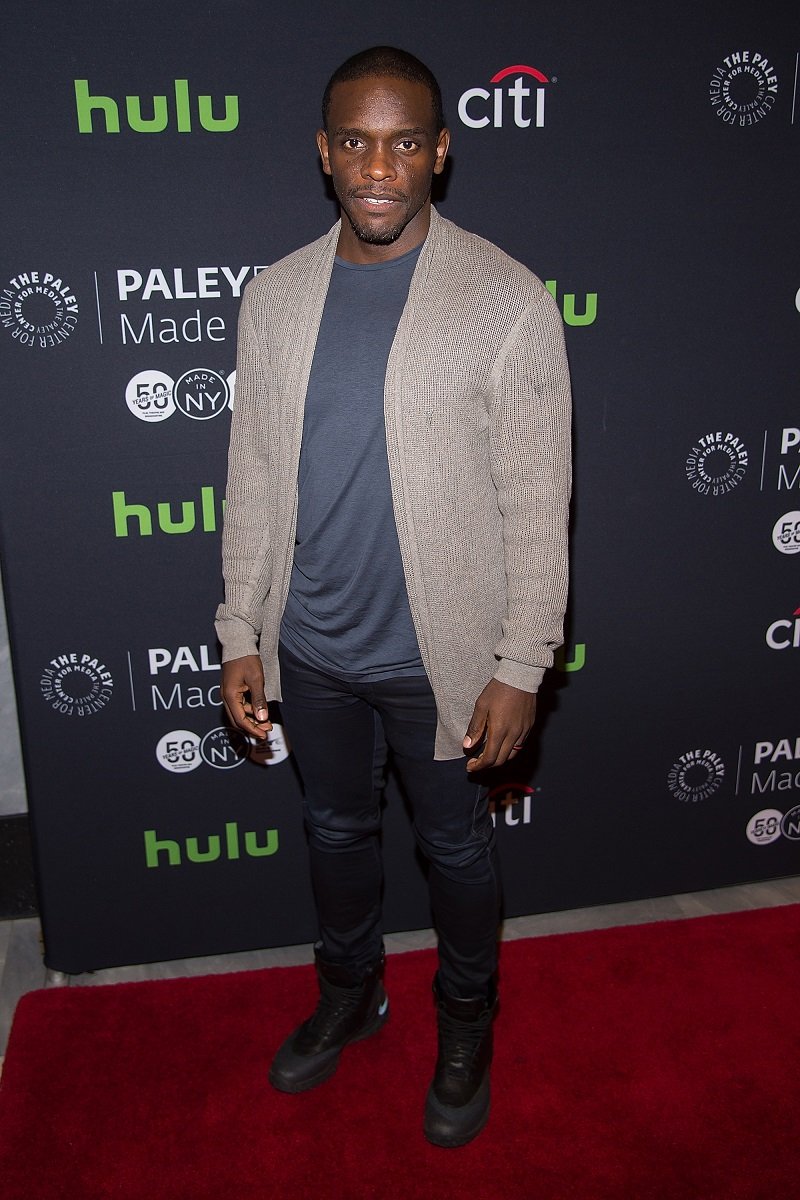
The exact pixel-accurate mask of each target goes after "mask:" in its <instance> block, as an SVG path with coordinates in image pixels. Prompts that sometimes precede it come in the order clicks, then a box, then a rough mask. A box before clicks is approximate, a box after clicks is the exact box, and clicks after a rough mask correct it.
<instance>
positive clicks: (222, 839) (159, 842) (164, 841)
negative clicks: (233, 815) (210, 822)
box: [144, 821, 278, 867]
mask: <svg viewBox="0 0 800 1200" xmlns="http://www.w3.org/2000/svg"><path fill="white" fill-rule="evenodd" d="M266 836H267V840H266V842H265V843H264V845H261V843H260V842H259V841H258V837H257V835H256V833H255V832H254V831H248V832H247V833H245V835H244V852H245V854H247V855H249V857H250V858H268V857H270V855H272V854H277V852H278V831H277V829H268V830H267V831H266ZM201 840H202V841H204V842H205V845H204V847H203V848H202V849H201V847H200V842H201ZM223 843H224V854H223ZM183 851H185V853H186V861H187V862H191V863H208V862H217V861H218V860H219V859H221V858H226V859H228V860H229V861H231V862H233V861H235V860H236V859H237V858H241V856H242V853H241V846H240V842H239V826H238V824H237V822H236V821H227V822H226V824H225V833H224V834H219V833H211V834H209V835H208V836H207V837H206V838H203V839H201V838H197V837H187V838H185V839H184V845H183ZM183 851H182V849H181V845H180V843H179V842H175V841H173V840H172V839H171V838H161V839H159V837H158V836H157V834H156V831H155V829H145V831H144V855H145V861H146V862H147V865H148V867H161V866H170V867H179V866H181V864H182V862H183ZM161 855H166V858H165V859H164V858H161V857H160V856H161Z"/></svg>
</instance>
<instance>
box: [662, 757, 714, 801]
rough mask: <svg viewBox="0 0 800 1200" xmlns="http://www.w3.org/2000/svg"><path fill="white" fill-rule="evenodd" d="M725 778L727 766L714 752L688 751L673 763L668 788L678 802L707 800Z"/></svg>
mask: <svg viewBox="0 0 800 1200" xmlns="http://www.w3.org/2000/svg"><path fill="white" fill-rule="evenodd" d="M724 777H725V764H724V762H723V761H722V759H721V758H720V757H719V755H718V754H715V753H714V751H713V750H688V751H687V752H686V754H682V755H681V756H680V758H679V759H678V761H677V762H676V763H673V765H672V767H671V768H670V771H669V774H668V775H667V787H668V788H669V790H670V791H671V792H672V794H673V796H676V797H677V798H678V800H687V801H688V800H691V801H692V802H693V803H694V802H695V801H697V800H707V799H708V797H709V796H713V795H714V792H716V791H717V789H718V788H719V787H720V785H721V783H722V780H723V779H724Z"/></svg>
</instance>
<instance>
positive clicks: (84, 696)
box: [39, 651, 114, 717]
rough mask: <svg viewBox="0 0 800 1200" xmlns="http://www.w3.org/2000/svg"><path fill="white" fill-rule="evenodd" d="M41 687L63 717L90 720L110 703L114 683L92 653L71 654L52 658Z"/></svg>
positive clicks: (48, 701) (47, 699) (51, 705)
mask: <svg viewBox="0 0 800 1200" xmlns="http://www.w3.org/2000/svg"><path fill="white" fill-rule="evenodd" d="M39 687H40V688H41V692H42V696H43V697H44V699H45V700H46V702H47V703H48V704H49V706H50V708H52V709H54V710H55V711H56V712H58V713H61V714H62V716H65V717H89V716H92V715H93V714H94V713H97V712H100V709H101V708H105V706H106V705H107V704H108V702H109V700H110V699H111V697H112V695H113V692H114V680H113V678H112V675H111V672H110V671H109V669H108V667H107V666H106V665H105V663H103V662H101V660H100V659H99V658H96V657H95V656H94V655H93V654H85V653H81V652H79V651H69V652H67V653H66V654H57V655H56V656H55V658H51V659H50V662H49V663H48V664H47V666H46V667H45V668H44V670H43V671H42V676H41V679H40V680H39Z"/></svg>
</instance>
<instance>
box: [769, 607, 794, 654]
mask: <svg viewBox="0 0 800 1200" xmlns="http://www.w3.org/2000/svg"><path fill="white" fill-rule="evenodd" d="M767 645H768V646H769V648H770V650H789V649H790V648H791V649H792V650H798V649H800V608H796V609H795V610H794V612H793V613H792V616H791V618H789V619H786V620H783V621H773V622H772V624H771V625H770V627H769V629H768V630H767Z"/></svg>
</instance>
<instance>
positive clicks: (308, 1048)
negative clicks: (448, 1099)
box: [269, 955, 389, 1092]
mask: <svg viewBox="0 0 800 1200" xmlns="http://www.w3.org/2000/svg"><path fill="white" fill-rule="evenodd" d="M316 966H317V980H318V982H319V991H320V996H319V1002H318V1004H317V1007H316V1009H315V1011H314V1013H313V1014H312V1015H311V1016H310V1017H309V1018H308V1020H307V1021H304V1022H303V1024H302V1025H300V1026H299V1027H298V1028H297V1029H295V1031H294V1033H291V1034H290V1035H289V1037H288V1038H287V1039H286V1041H285V1042H284V1043H283V1045H282V1046H281V1047H280V1049H279V1050H278V1052H277V1054H276V1055H275V1057H274V1059H273V1060H272V1066H271V1067H270V1071H269V1081H270V1083H271V1084H272V1086H273V1087H275V1088H277V1089H278V1091H280V1092H305V1091H307V1090H308V1089H309V1088H313V1087H316V1086H317V1084H319V1083H324V1082H325V1080H326V1079H329V1078H330V1076H331V1075H332V1074H333V1073H334V1071H335V1070H336V1068H337V1066H338V1065H339V1055H340V1053H341V1052H342V1050H343V1049H344V1047H345V1046H347V1045H348V1044H349V1043H350V1042H360V1041H361V1040H362V1038H367V1037H369V1036H370V1035H371V1034H373V1033H377V1031H378V1030H379V1029H380V1027H381V1025H383V1024H384V1022H385V1021H386V1018H387V1017H388V1015H389V1001H388V1000H387V998H386V992H385V991H384V990H383V982H382V976H383V955H381V958H380V961H379V962H377V963H375V965H374V966H372V967H371V968H370V969H369V970H368V971H367V972H366V973H364V974H362V975H358V976H356V975H354V974H352V973H351V972H350V971H348V970H347V968H345V967H340V966H336V965H335V964H333V963H326V962H323V961H322V960H321V959H320V958H319V957H317V963H316Z"/></svg>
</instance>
